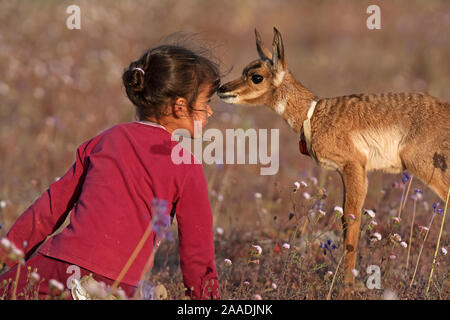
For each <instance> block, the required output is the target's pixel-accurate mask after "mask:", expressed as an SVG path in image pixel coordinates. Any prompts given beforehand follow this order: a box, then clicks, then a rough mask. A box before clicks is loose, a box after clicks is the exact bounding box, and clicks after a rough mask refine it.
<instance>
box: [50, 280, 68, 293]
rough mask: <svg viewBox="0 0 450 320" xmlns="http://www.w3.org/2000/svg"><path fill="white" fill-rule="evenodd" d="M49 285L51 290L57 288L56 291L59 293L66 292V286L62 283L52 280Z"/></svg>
mask: <svg viewBox="0 0 450 320" xmlns="http://www.w3.org/2000/svg"><path fill="white" fill-rule="evenodd" d="M48 284H49V287H50V288H55V289H57V290H59V291H63V290H64V285H63V284H62V283H61V282H59V281H57V280H55V279H50V281H49V282H48Z"/></svg>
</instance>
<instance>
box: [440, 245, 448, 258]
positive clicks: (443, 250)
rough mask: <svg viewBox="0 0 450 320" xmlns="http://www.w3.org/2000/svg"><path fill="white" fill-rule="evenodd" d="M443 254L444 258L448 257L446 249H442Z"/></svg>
mask: <svg viewBox="0 0 450 320" xmlns="http://www.w3.org/2000/svg"><path fill="white" fill-rule="evenodd" d="M441 252H442V254H443V255H444V256H446V255H447V249H445V248H444V247H442V248H441Z"/></svg>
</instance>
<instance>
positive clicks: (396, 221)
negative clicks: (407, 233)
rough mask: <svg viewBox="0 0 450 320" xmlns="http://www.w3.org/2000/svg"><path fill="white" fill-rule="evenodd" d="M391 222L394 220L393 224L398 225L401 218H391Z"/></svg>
mask: <svg viewBox="0 0 450 320" xmlns="http://www.w3.org/2000/svg"><path fill="white" fill-rule="evenodd" d="M392 220H394V223H400V222H401V221H402V218H399V217H394V218H392Z"/></svg>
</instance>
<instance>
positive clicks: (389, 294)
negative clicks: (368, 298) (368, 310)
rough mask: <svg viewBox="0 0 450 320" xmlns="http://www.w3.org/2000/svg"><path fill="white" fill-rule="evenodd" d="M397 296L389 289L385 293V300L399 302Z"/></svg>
mask: <svg viewBox="0 0 450 320" xmlns="http://www.w3.org/2000/svg"><path fill="white" fill-rule="evenodd" d="M397 299H398V297H397V294H396V293H395V291H393V290H391V289H387V290H385V291H384V293H383V300H397Z"/></svg>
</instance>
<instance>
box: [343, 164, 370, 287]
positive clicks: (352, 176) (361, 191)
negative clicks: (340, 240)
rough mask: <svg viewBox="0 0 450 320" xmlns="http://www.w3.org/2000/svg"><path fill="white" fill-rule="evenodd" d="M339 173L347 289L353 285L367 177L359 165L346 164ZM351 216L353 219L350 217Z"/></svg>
mask: <svg viewBox="0 0 450 320" xmlns="http://www.w3.org/2000/svg"><path fill="white" fill-rule="evenodd" d="M341 171H342V172H340V175H341V178H342V181H343V183H344V216H343V217H342V224H343V227H344V250H345V264H344V283H345V285H346V286H347V287H350V286H352V285H353V284H354V276H353V274H352V269H354V268H355V265H356V253H357V252H356V251H357V247H358V238H359V226H360V224H361V210H362V207H363V204H364V199H365V198H366V193H367V176H366V171H365V169H364V167H363V166H362V165H361V164H360V163H348V164H346V165H345V166H344V167H343V168H342V170H341ZM351 215H353V216H354V218H353V217H352V216H351Z"/></svg>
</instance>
